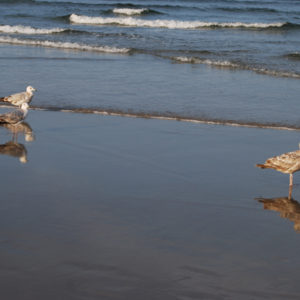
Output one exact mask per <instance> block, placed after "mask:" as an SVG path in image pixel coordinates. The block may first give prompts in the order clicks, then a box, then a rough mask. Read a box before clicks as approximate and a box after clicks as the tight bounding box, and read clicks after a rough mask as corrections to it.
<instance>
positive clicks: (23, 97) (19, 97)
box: [0, 85, 36, 106]
mask: <svg viewBox="0 0 300 300" xmlns="http://www.w3.org/2000/svg"><path fill="white" fill-rule="evenodd" d="M34 91H36V89H35V88H33V87H32V86H30V85H29V86H28V87H27V88H26V91H25V92H22V93H17V94H13V95H10V96H7V97H2V98H0V101H2V102H9V103H11V104H12V105H15V106H21V105H22V104H23V103H28V104H29V103H30V102H31V100H32V97H33V92H34Z"/></svg>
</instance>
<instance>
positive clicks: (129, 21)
mask: <svg viewBox="0 0 300 300" xmlns="http://www.w3.org/2000/svg"><path fill="white" fill-rule="evenodd" d="M70 21H71V22H72V23H76V24H88V25H119V26H129V27H153V28H169V29H201V28H249V29H251V28H252V29H268V28H282V27H284V26H286V25H287V23H242V22H232V23H230V22H229V23H219V22H201V21H177V20H160V19H157V20H142V19H137V18H132V17H127V18H124V17H115V18H107V17H105V18H104V17H89V16H84V15H76V14H71V15H70Z"/></svg>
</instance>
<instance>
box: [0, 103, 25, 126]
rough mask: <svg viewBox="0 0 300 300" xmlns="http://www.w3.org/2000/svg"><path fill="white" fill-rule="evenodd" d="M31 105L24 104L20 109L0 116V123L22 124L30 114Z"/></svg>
mask: <svg viewBox="0 0 300 300" xmlns="http://www.w3.org/2000/svg"><path fill="white" fill-rule="evenodd" d="M28 107H29V105H28V104H27V103H23V104H22V105H21V108H20V109H17V110H14V111H12V112H9V113H6V114H2V115H0V123H9V124H18V123H20V122H22V121H23V120H24V119H25V118H26V115H27V113H28Z"/></svg>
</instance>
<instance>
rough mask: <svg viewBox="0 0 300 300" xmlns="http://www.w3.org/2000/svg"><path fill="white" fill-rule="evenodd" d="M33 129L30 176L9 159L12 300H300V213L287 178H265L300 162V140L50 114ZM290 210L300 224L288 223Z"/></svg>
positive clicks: (3, 219)
mask: <svg viewBox="0 0 300 300" xmlns="http://www.w3.org/2000/svg"><path fill="white" fill-rule="evenodd" d="M27 121H28V123H29V124H30V126H31V127H32V129H33V131H34V134H35V136H36V139H35V140H34V141H32V142H24V137H23V136H22V135H21V134H19V137H18V142H19V143H22V144H24V146H25V147H26V149H27V158H28V162H27V164H21V163H20V162H19V160H18V159H17V158H14V157H9V156H7V155H0V163H1V170H2V175H1V183H0V188H1V201H0V255H1V262H0V290H1V296H2V297H3V298H5V299H22V300H24V299H46V300H47V299H49V300H50V299H51V300H52V299H138V300H140V299H149V300H153V299H163V300H168V299H299V295H300V287H299V284H298V278H299V275H300V271H299V270H300V263H299V257H298V249H299V247H300V234H299V233H298V232H297V231H296V230H294V225H295V226H296V227H297V217H298V215H297V202H291V203H289V202H288V201H287V200H286V199H284V198H283V197H286V196H287V193H288V176H286V175H283V174H280V173H277V172H275V171H272V170H266V171H263V170H260V169H257V168H255V167H254V164H255V163H257V162H263V161H264V160H265V159H266V158H267V157H269V156H272V155H276V154H280V153H283V152H285V151H291V150H295V149H296V148H297V145H298V142H299V132H298V131H285V130H267V129H254V128H238V127H229V126H213V125H203V124H192V123H185V122H176V121H165V120H146V119H136V118H124V117H112V116H99V115H86V114H72V113H62V112H47V111H30V113H29V116H28V120H27ZM0 137H1V144H4V143H5V142H7V141H8V140H9V139H10V137H11V134H10V133H9V132H8V131H7V130H6V129H5V128H0ZM299 182H300V175H295V184H296V186H295V188H294V191H293V196H294V199H295V200H297V199H298V200H300V189H299V186H298V185H297V183H299ZM257 197H260V198H280V197H281V198H283V202H282V203H283V205H277V206H276V202H274V203H273V208H276V207H277V209H278V210H279V211H278V212H274V211H270V210H264V209H263V204H262V203H260V202H258V201H257V200H255V199H254V198H257ZM274 201H276V200H274ZM289 205H290V206H289ZM271 206H272V205H271ZM282 206H285V209H288V207H291V210H292V208H294V210H293V211H290V213H289V214H287V213H285V214H284V212H283V213H282V216H285V218H281V217H280V207H282ZM269 207H270V206H269ZM283 210H284V208H283Z"/></svg>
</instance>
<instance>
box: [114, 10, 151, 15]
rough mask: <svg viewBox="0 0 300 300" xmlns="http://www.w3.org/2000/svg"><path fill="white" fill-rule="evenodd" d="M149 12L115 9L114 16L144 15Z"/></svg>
mask: <svg viewBox="0 0 300 300" xmlns="http://www.w3.org/2000/svg"><path fill="white" fill-rule="evenodd" d="M146 11H148V9H147V8H114V9H113V13H114V14H121V15H127V16H132V15H141V14H142V13H144V12H146Z"/></svg>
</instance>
